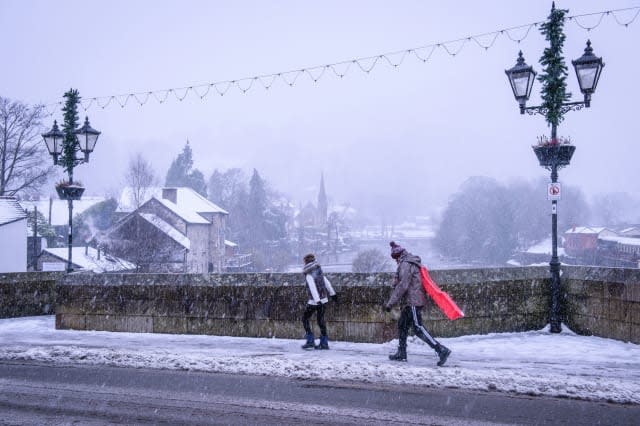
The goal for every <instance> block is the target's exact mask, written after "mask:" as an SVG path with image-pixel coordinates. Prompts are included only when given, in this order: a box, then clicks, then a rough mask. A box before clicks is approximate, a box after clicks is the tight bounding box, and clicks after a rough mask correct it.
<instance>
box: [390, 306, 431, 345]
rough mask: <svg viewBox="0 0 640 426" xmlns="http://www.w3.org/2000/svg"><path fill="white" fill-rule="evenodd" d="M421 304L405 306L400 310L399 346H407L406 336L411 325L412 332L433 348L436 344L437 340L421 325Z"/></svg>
mask: <svg viewBox="0 0 640 426" xmlns="http://www.w3.org/2000/svg"><path fill="white" fill-rule="evenodd" d="M421 312H422V306H405V307H404V308H402V311H401V312H400V318H399V319H398V340H399V342H400V343H399V346H400V347H401V348H406V347H407V336H408V335H409V328H411V327H413V332H414V333H415V335H416V336H418V337H419V338H420V339H422V340H424V342H425V343H426V344H427V345H429V346H431V347H432V348H433V349H435V348H436V347H437V346H438V344H439V343H438V342H437V341H436V339H434V338H433V337H432V336H431V334H429V332H428V331H427V329H426V328H425V327H424V325H422V313H421Z"/></svg>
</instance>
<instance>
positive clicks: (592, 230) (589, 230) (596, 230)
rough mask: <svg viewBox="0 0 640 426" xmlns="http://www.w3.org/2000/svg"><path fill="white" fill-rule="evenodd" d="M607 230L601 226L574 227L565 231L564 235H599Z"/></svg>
mask: <svg viewBox="0 0 640 426" xmlns="http://www.w3.org/2000/svg"><path fill="white" fill-rule="evenodd" d="M606 229H607V228H605V227H603V226H598V227H591V226H574V227H573V228H570V229H569V230H568V231H565V234H600V233H601V232H602V231H604V230H606Z"/></svg>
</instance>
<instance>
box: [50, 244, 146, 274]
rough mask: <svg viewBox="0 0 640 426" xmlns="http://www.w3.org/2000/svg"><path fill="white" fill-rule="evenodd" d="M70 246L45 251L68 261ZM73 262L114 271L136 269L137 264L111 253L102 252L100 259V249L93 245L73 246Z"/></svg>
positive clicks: (88, 267) (87, 266)
mask: <svg viewBox="0 0 640 426" xmlns="http://www.w3.org/2000/svg"><path fill="white" fill-rule="evenodd" d="M68 250H69V249H68V247H56V248H46V249H43V250H42V251H43V252H47V253H50V254H52V255H54V256H56V257H57V258H59V259H61V260H63V261H65V262H66V261H67V260H68V257H67V253H68ZM71 262H72V263H73V264H74V265H77V266H79V267H81V268H82V269H86V270H88V271H93V272H114V271H123V270H130V269H135V267H136V266H135V265H134V264H133V263H131V262H127V261H126V260H124V259H120V258H117V257H115V256H111V255H110V254H105V253H104V252H101V253H100V259H98V250H96V249H94V248H93V247H72V248H71Z"/></svg>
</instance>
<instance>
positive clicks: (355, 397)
mask: <svg viewBox="0 0 640 426" xmlns="http://www.w3.org/2000/svg"><path fill="white" fill-rule="evenodd" d="M638 419H640V406H638V405H619V404H608V403H600V402H598V403H596V402H588V401H578V400H570V399H554V398H544V397H533V396H531V397H529V396H513V395H507V394H502V393H499V392H468V391H461V390H456V389H431V388H428V387H426V386H425V387H404V386H386V385H373V384H361V383H343V382H342V383H339V382H327V381H315V380H314V381H309V380H298V379H286V378H279V377H266V376H240V375H227V374H213V373H199V372H189V371H175V370H150V369H135V368H120V367H105V366H77V365H68V366H62V365H46V364H37V363H25V362H19V363H18V362H0V424H8V425H23V424H29V425H32V424H38V425H49V424H51V425H53V424H55V425H60V424H82V425H98V424H171V425H176V424H181V425H189V424H214V425H216V424H233V425H238V424H255V425H275V424H277V425H294V424H295V425H298V426H300V425H301V424H304V425H318V424H332V425H341V424H344V425H351V424H366V425H377V424H394V425H404V424H407V425H409V424H428V425H482V424H535V425H547V424H548V425H599V424H600V425H638V424H640V421H639V420H638Z"/></svg>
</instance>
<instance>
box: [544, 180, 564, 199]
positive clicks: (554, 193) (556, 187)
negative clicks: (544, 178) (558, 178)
mask: <svg viewBox="0 0 640 426" xmlns="http://www.w3.org/2000/svg"><path fill="white" fill-rule="evenodd" d="M560 193H561V188H560V183H559V182H552V183H550V184H548V185H547V200H549V201H553V200H559V199H560Z"/></svg>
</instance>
